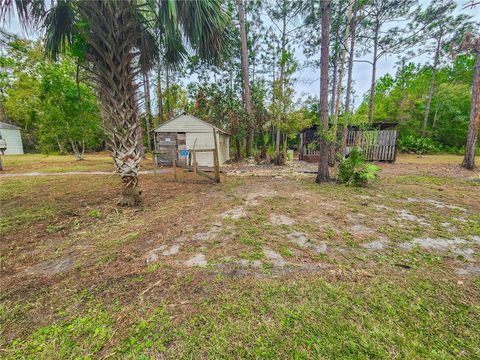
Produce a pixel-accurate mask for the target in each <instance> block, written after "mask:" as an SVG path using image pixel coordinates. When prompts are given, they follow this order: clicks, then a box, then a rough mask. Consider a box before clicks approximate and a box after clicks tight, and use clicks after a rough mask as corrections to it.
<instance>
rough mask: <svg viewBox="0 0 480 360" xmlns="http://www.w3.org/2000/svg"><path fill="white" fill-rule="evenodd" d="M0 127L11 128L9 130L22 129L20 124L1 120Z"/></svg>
mask: <svg viewBox="0 0 480 360" xmlns="http://www.w3.org/2000/svg"><path fill="white" fill-rule="evenodd" d="M0 129H9V130H20V128H19V127H18V126H15V125H12V124H7V123H4V122H0Z"/></svg>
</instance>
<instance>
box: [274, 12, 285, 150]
mask: <svg viewBox="0 0 480 360" xmlns="http://www.w3.org/2000/svg"><path fill="white" fill-rule="evenodd" d="M280 46H281V48H280V50H281V52H280V53H281V55H280V77H279V81H280V90H281V97H282V98H281V101H282V103H283V102H284V96H285V65H286V63H285V58H286V57H285V56H284V55H285V51H286V47H287V18H286V14H285V13H284V14H283V18H282V36H281V44H280ZM284 110H285V109H284V107H283V105H282V112H281V115H280V122H281V123H284V122H285V111H284ZM276 138H277V141H276V143H275V156H276V157H277V158H278V159H279V158H280V145H281V134H280V129H279V127H278V126H277V136H276Z"/></svg>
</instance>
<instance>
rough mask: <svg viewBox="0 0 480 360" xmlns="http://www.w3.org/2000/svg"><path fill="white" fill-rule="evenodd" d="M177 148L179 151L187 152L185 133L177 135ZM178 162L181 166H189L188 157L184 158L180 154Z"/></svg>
mask: <svg viewBox="0 0 480 360" xmlns="http://www.w3.org/2000/svg"><path fill="white" fill-rule="evenodd" d="M177 148H178V150H179V151H180V150H186V149H187V136H186V135H185V133H184V132H179V133H177ZM178 162H179V163H180V165H187V164H188V155H187V156H182V155H181V154H180V153H179V154H178Z"/></svg>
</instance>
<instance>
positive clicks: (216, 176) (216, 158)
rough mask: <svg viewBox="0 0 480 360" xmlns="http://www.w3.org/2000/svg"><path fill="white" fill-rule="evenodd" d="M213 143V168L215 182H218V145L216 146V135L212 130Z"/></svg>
mask: <svg viewBox="0 0 480 360" xmlns="http://www.w3.org/2000/svg"><path fill="white" fill-rule="evenodd" d="M213 141H214V143H215V151H214V152H213V165H214V167H215V182H216V183H219V182H220V163H219V160H218V144H217V134H216V131H215V129H213Z"/></svg>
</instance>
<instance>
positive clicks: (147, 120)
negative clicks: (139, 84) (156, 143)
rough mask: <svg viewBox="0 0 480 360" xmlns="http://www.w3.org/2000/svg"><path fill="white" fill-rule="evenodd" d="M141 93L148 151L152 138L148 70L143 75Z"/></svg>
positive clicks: (150, 147)
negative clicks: (143, 102)
mask: <svg viewBox="0 0 480 360" xmlns="http://www.w3.org/2000/svg"><path fill="white" fill-rule="evenodd" d="M143 79H144V80H143V95H144V97H145V112H146V116H145V124H146V126H147V149H148V151H149V152H151V151H152V139H151V137H150V135H151V134H150V130H151V126H150V124H151V122H150V121H151V119H152V108H151V102H150V79H149V78H148V72H147V73H146V74H144V75H143Z"/></svg>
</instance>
